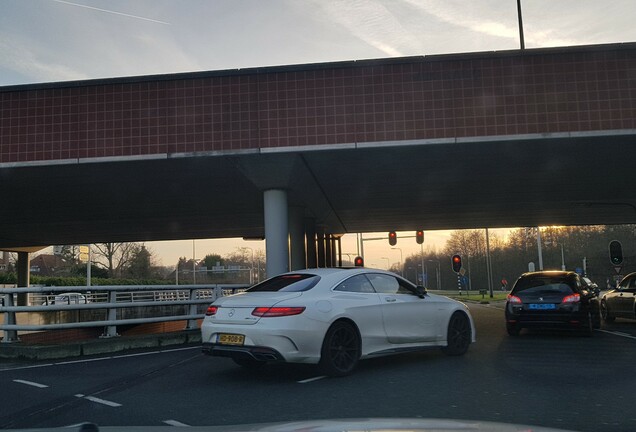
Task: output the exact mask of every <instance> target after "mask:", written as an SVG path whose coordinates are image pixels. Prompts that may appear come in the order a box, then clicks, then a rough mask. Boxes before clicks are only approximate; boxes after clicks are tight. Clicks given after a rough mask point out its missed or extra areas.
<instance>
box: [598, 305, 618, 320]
mask: <svg viewBox="0 0 636 432" xmlns="http://www.w3.org/2000/svg"><path fill="white" fill-rule="evenodd" d="M601 317H602V318H603V321H605V322H606V323H611V322H614V320H615V319H616V318H615V317H613V316H612V315H611V314H610V311H609V308H608V307H607V302H606V301H605V300H603V301H602V302H601Z"/></svg>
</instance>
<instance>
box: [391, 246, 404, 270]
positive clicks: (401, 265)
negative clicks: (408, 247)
mask: <svg viewBox="0 0 636 432" xmlns="http://www.w3.org/2000/svg"><path fill="white" fill-rule="evenodd" d="M391 249H397V250H399V251H400V266H399V267H400V274H401V275H402V277H404V267H403V266H404V255H403V254H402V248H398V247H392V248H391Z"/></svg>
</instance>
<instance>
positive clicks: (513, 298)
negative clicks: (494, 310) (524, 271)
mask: <svg viewBox="0 0 636 432" xmlns="http://www.w3.org/2000/svg"><path fill="white" fill-rule="evenodd" d="M507 299H508V301H509V302H510V303H519V304H521V299H520V298H519V297H517V296H513V295H512V294H508V297H507Z"/></svg>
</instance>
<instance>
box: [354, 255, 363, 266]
mask: <svg viewBox="0 0 636 432" xmlns="http://www.w3.org/2000/svg"><path fill="white" fill-rule="evenodd" d="M353 264H354V265H355V266H356V267H364V258H362V257H361V256H357V257H355V258H354V260H353Z"/></svg>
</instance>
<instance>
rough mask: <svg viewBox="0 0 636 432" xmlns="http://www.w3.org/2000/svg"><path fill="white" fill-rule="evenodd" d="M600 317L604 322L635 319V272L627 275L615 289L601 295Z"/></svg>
mask: <svg viewBox="0 0 636 432" xmlns="http://www.w3.org/2000/svg"><path fill="white" fill-rule="evenodd" d="M601 316H602V317H603V320H604V321H605V322H612V321H614V320H615V319H616V318H630V319H636V272H635V273H630V274H628V275H627V276H625V277H624V278H623V279H622V280H621V281H620V282H619V284H618V286H617V287H616V288H615V289H613V290H610V291H608V292H606V293H605V294H603V296H602V297H601Z"/></svg>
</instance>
